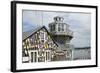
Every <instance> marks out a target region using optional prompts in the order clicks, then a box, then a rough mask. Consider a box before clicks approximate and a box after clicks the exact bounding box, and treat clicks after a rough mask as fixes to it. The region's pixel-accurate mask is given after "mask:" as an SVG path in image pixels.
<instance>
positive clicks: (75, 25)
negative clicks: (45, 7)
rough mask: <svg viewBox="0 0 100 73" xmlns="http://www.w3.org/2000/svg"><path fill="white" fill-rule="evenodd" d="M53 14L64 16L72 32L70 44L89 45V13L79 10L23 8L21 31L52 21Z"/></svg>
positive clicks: (46, 24)
mask: <svg viewBox="0 0 100 73" xmlns="http://www.w3.org/2000/svg"><path fill="white" fill-rule="evenodd" d="M55 16H61V17H63V18H64V23H67V24H68V25H69V26H70V27H69V29H70V30H72V31H73V32H74V37H73V39H72V40H71V44H73V45H74V46H75V47H89V46H90V45H91V14H90V13H80V12H51V11H36V10H23V21H22V22H23V32H25V31H29V30H32V29H35V28H37V27H39V26H46V28H47V29H49V28H48V24H49V23H52V22H54V20H53V18H54V17H55Z"/></svg>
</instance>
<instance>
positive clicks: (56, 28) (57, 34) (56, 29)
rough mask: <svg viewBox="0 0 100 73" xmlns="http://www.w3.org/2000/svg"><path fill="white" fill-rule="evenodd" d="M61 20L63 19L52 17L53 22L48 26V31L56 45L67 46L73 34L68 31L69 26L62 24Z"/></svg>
mask: <svg viewBox="0 0 100 73" xmlns="http://www.w3.org/2000/svg"><path fill="white" fill-rule="evenodd" d="M63 20H64V18H63V17H60V16H56V17H54V22H52V23H50V24H49V29H50V33H51V35H52V36H53V38H54V40H55V41H56V42H57V43H59V44H69V43H70V40H71V39H72V38H73V32H72V31H71V30H70V29H69V25H68V24H66V23H64V22H63Z"/></svg>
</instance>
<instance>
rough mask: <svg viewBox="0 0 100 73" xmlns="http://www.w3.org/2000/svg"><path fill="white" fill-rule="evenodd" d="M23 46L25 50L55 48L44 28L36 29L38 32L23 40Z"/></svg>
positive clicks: (55, 45)
mask: <svg viewBox="0 0 100 73" xmlns="http://www.w3.org/2000/svg"><path fill="white" fill-rule="evenodd" d="M23 45H26V48H32V47H34V48H54V47H55V48H56V47H57V44H56V43H55V42H54V40H53V39H52V37H51V35H50V34H49V32H48V30H47V29H46V28H45V27H42V28H40V29H38V31H36V32H34V33H31V35H29V36H28V37H27V38H26V39H25V40H23ZM24 47H25V46H24Z"/></svg>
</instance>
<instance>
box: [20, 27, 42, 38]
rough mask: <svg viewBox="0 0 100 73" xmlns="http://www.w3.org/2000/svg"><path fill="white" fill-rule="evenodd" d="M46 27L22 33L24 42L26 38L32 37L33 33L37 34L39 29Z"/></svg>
mask: <svg viewBox="0 0 100 73" xmlns="http://www.w3.org/2000/svg"><path fill="white" fill-rule="evenodd" d="M43 27H44V26H40V27H37V28H36V29H32V30H29V31H26V32H23V33H22V40H25V39H26V38H28V37H29V36H30V35H32V34H33V33H35V32H37V31H38V30H39V29H41V28H43Z"/></svg>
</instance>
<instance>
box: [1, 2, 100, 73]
mask: <svg viewBox="0 0 100 73" xmlns="http://www.w3.org/2000/svg"><path fill="white" fill-rule="evenodd" d="M10 1H11V0H0V73H11V72H10V53H11V52H10ZM33 1H40V2H42V1H43V2H44V1H45V2H57V3H72V4H88V5H98V6H99V8H100V0H33ZM99 13H100V9H99ZM98 16H100V14H99V15H98ZM98 19H99V20H100V17H98ZM98 24H100V22H99V23H98ZM99 27H100V25H98V28H99ZM99 31H100V29H99ZM98 37H100V33H99V34H98ZM98 40H100V38H99V39H98ZM98 43H99V44H100V41H99V42H98ZM98 51H100V46H99V48H98ZM98 55H99V56H100V53H98ZM98 60H99V62H100V57H99V59H98ZM99 66H100V63H99ZM52 72H53V73H57V72H58V73H66V72H67V73H94V72H95V73H99V72H100V67H98V68H84V69H67V70H52V71H42V72H41V71H38V72H34V73H52ZM30 73H33V72H30Z"/></svg>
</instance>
